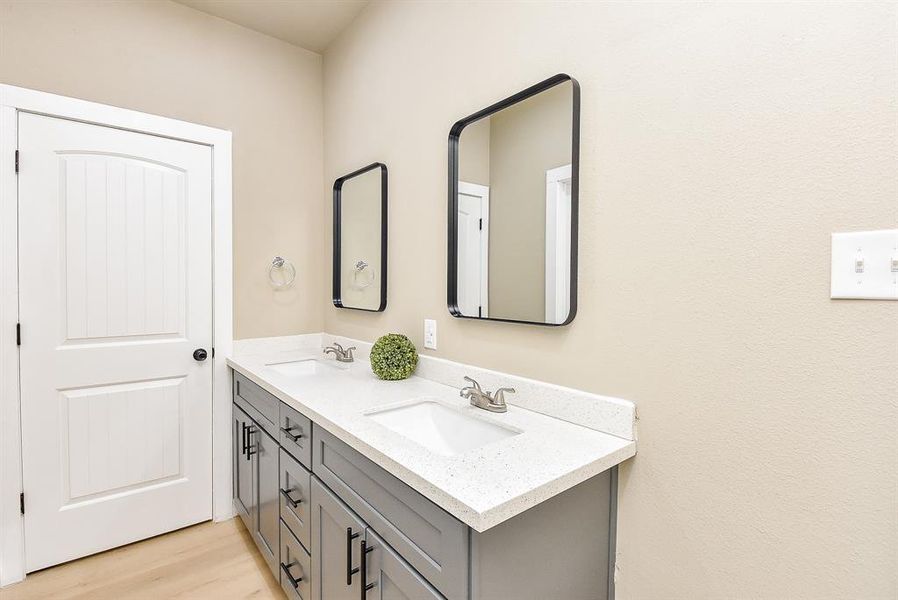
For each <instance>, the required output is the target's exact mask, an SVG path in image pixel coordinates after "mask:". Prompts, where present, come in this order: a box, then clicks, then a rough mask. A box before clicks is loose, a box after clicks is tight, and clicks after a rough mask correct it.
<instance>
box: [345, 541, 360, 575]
mask: <svg viewBox="0 0 898 600" xmlns="http://www.w3.org/2000/svg"><path fill="white" fill-rule="evenodd" d="M357 537H359V534H357V533H353V532H352V527H347V528H346V585H352V576H353V575H355V574H356V573H358V572H359V568H358V567H356V568H355V569H353V568H352V540H354V539H355V538H357Z"/></svg>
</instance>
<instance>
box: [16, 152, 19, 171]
mask: <svg viewBox="0 0 898 600" xmlns="http://www.w3.org/2000/svg"><path fill="white" fill-rule="evenodd" d="M18 172H19V151H18V150H16V173H18Z"/></svg>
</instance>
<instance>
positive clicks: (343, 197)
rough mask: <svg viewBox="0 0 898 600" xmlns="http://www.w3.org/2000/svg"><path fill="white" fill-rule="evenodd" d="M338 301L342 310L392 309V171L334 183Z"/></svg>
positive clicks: (370, 170)
mask: <svg viewBox="0 0 898 600" xmlns="http://www.w3.org/2000/svg"><path fill="white" fill-rule="evenodd" d="M333 298H334V306H336V307H337V308H354V309H357V310H367V311H373V312H379V311H382V310H384V309H385V308H386V307H387V166H386V165H384V164H383V163H373V164H370V165H368V166H367V167H364V168H362V169H359V170H358V171H354V172H352V173H350V174H349V175H344V176H343V177H340V178H339V179H337V180H336V181H334V273H333Z"/></svg>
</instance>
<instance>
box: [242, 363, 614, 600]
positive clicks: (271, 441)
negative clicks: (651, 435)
mask: <svg viewBox="0 0 898 600" xmlns="http://www.w3.org/2000/svg"><path fill="white" fill-rule="evenodd" d="M233 411H234V413H233V414H234V418H233V426H234V429H233V435H234V503H235V506H236V509H237V512H238V514H240V516H241V518H242V519H243V522H244V523H245V524H246V527H247V529H248V530H249V531H250V532H251V533H252V536H253V539H254V540H255V542H256V545H257V546H258V547H259V551H260V552H261V553H262V556H263V557H264V558H265V561H266V562H267V563H268V565H269V567H270V568H271V570H272V571H273V572H274V574H275V577H276V578H278V580H279V581H280V584H281V587H283V589H284V592H285V593H286V594H287V597H288V598H290V599H291V600H297V599H298V600H360V599H362V600H510V599H512V598H514V599H515V600H547V599H555V598H557V599H559V600H560V599H564V600H607V599H609V598H613V597H614V581H613V572H614V567H613V563H614V555H615V551H614V546H615V537H616V535H615V523H616V518H617V511H616V498H617V468H616V467H615V468H612V469H611V470H608V471H605V472H604V473H601V474H598V475H596V476H593V477H591V478H589V479H587V480H586V481H583V482H581V483H580V484H578V485H576V486H574V487H572V488H570V489H568V490H567V491H565V492H563V493H561V494H558V495H556V496H554V497H552V498H550V499H548V500H546V501H544V502H542V503H540V504H538V505H537V506H534V507H533V508H530V509H529V510H527V511H525V512H523V513H521V514H518V515H517V516H515V517H512V518H510V519H508V520H507V521H504V522H502V523H500V524H498V525H496V526H494V527H491V528H489V529H488V530H486V531H484V532H476V531H474V530H472V529H471V528H470V527H468V526H467V525H465V524H464V523H462V522H461V521H459V520H458V519H456V518H455V517H453V516H451V515H450V514H449V513H448V512H446V511H445V510H443V509H442V508H440V507H439V506H437V505H436V504H435V503H433V502H432V501H430V500H428V499H427V498H425V497H424V496H423V495H422V494H420V493H418V492H417V491H416V490H414V489H412V488H411V487H410V486H409V485H408V484H406V483H404V482H403V481H401V480H399V479H398V478H396V477H395V476H393V475H391V474H390V473H388V472H387V471H386V470H385V469H384V468H382V467H381V466H379V465H377V464H375V463H374V462H373V461H371V460H370V459H369V458H367V457H366V456H363V455H362V454H360V453H359V452H358V451H356V450H355V449H354V448H352V447H350V446H349V445H348V444H346V443H345V442H343V441H342V440H340V439H338V438H337V437H336V436H334V435H333V434H331V433H330V432H328V431H326V430H325V429H323V428H321V427H319V426H318V425H317V424H315V423H312V422H311V421H310V420H309V419H308V418H306V417H305V416H304V415H302V414H301V413H299V412H297V411H296V410H294V409H292V408H290V407H289V406H287V405H285V404H282V403H280V401H279V400H277V399H276V398H275V397H274V396H272V395H271V394H269V393H268V392H267V391H265V390H264V389H262V388H261V387H260V386H258V385H256V384H254V383H252V382H251V381H249V380H247V379H246V378H245V377H243V376H242V375H240V374H239V373H235V374H234V405H233ZM363 547H364V548H365V549H366V550H367V551H366V552H365V554H364V560H363V559H362V548H363ZM546 548H549V549H551V552H546V551H545V549H546ZM363 586H365V587H363ZM366 588H367V589H366Z"/></svg>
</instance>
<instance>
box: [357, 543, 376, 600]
mask: <svg viewBox="0 0 898 600" xmlns="http://www.w3.org/2000/svg"><path fill="white" fill-rule="evenodd" d="M369 552H374V548H370V547H369V546H368V542H366V541H365V540H362V551H361V554H362V565H361V567H360V570H361V572H362V585H361V596H360V598H361V600H365V597H366V596H367V594H368V590H370V589H371V588H373V587H374V584H373V583H368V553H369Z"/></svg>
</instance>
